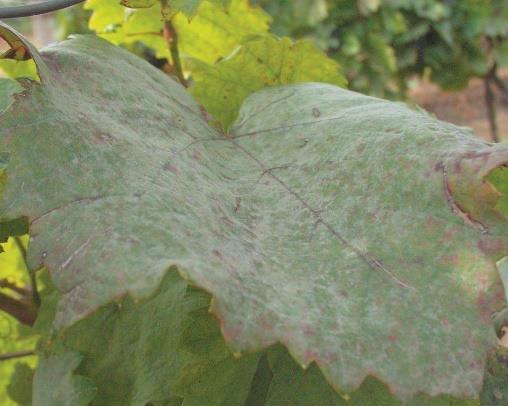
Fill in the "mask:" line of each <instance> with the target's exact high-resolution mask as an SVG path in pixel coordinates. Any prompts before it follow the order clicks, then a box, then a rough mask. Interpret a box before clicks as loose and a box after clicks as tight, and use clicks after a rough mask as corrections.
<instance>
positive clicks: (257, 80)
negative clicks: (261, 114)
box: [191, 35, 346, 128]
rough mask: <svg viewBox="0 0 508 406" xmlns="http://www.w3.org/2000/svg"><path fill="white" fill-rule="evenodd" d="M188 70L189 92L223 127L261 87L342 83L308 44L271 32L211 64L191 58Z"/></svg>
mask: <svg viewBox="0 0 508 406" xmlns="http://www.w3.org/2000/svg"><path fill="white" fill-rule="evenodd" d="M191 69H192V73H193V75H192V78H193V80H194V86H193V87H192V88H191V92H192V94H193V95H194V96H196V98H197V99H198V100H199V102H200V103H201V104H203V106H204V107H205V108H206V109H207V110H208V112H210V113H211V114H212V115H213V117H214V118H215V119H217V120H218V121H219V122H220V124H221V125H222V126H223V127H224V128H228V127H229V126H230V124H231V123H232V122H233V120H234V119H235V118H236V116H237V115H238V111H239V109H240V106H241V104H242V102H243V101H244V100H245V98H246V97H247V96H249V95H250V94H252V93H254V92H255V91H257V90H260V89H263V88H265V87H269V86H278V85H285V84H290V83H301V82H327V83H333V84H336V85H339V86H344V85H345V84H346V80H345V78H344V76H343V75H342V73H341V72H340V69H339V65H338V64H337V62H335V61H334V60H332V59H330V58H328V57H327V56H326V55H325V54H324V53H323V52H322V51H320V50H319V49H318V48H316V47H315V46H314V45H313V44H312V43H310V42H307V41H298V42H292V41H291V40H290V39H288V38H282V39H278V38H276V37H274V36H271V35H266V36H260V37H257V38H254V39H252V40H250V41H247V42H245V43H244V44H243V45H242V46H241V47H240V48H239V49H238V50H237V51H236V52H235V53H233V54H232V55H231V56H229V57H228V58H226V59H224V60H222V61H219V62H217V63H216V64H214V65H208V64H204V63H202V62H199V61H195V62H194V63H193V64H192V67H191Z"/></svg>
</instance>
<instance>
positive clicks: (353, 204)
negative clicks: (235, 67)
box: [0, 27, 508, 399]
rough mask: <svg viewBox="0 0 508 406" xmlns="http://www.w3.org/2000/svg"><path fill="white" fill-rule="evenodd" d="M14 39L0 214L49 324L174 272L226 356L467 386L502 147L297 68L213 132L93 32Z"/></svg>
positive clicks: (473, 390) (467, 393)
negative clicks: (45, 292)
mask: <svg viewBox="0 0 508 406" xmlns="http://www.w3.org/2000/svg"><path fill="white" fill-rule="evenodd" d="M6 29H7V28H5V27H4V28H3V30H6ZM29 49H30V51H31V52H32V56H33V57H34V60H35V62H36V64H37V66H38V71H39V75H40V78H41V83H40V84H39V83H35V82H34V83H31V84H30V85H26V88H25V90H24V92H23V93H21V94H20V95H18V96H20V97H16V100H15V102H14V104H13V105H12V106H11V107H10V108H9V110H8V111H7V112H6V113H4V114H3V115H2V116H1V117H0V152H2V153H8V154H9V160H8V166H7V168H6V169H5V171H4V175H5V184H4V188H3V194H2V196H1V201H0V219H1V220H2V221H9V220H13V219H17V218H21V217H26V218H27V219H28V221H29V224H30V234H31V242H30V247H29V261H30V264H31V267H32V268H34V269H35V268H38V267H41V266H43V265H44V266H45V267H46V268H47V269H48V270H49V271H50V272H51V276H52V280H53V282H54V284H55V286H56V288H57V289H58V290H59V291H60V293H61V299H60V302H59V305H58V310H57V313H56V318H55V326H56V327H57V328H59V329H62V328H66V327H70V326H72V325H73V324H75V323H76V322H77V321H79V320H81V319H84V318H86V317H87V316H89V315H90V314H91V313H92V312H94V311H96V310H97V309H98V308H99V307H101V306H104V305H106V304H108V303H110V302H111V301H114V300H120V298H122V297H123V296H125V295H127V294H130V295H131V296H132V298H133V300H134V301H136V300H138V299H139V298H144V297H148V296H150V295H151V294H153V292H155V291H156V289H157V288H158V286H160V284H161V281H162V279H163V277H164V275H165V274H166V273H167V271H168V270H169V269H170V268H171V267H176V268H177V269H178V271H179V272H180V274H181V275H183V276H184V277H185V278H186V279H187V280H188V281H189V282H190V283H191V284H193V285H195V286H198V287H200V288H202V289H204V290H206V291H208V292H210V293H211V294H212V296H213V300H212V312H213V313H214V314H215V315H216V316H217V317H218V318H219V319H220V322H221V330H222V334H223V336H224V338H225V339H226V342H227V343H228V344H229V346H230V347H231V348H232V349H234V351H237V352H243V351H253V350H257V349H262V348H265V347H267V346H269V345H271V344H273V343H276V342H281V343H282V344H284V345H285V346H286V347H287V348H288V350H289V352H290V353H291V355H292V356H293V357H294V358H295V359H296V360H297V361H298V363H299V364H300V365H309V364H310V363H311V362H315V363H316V364H317V365H318V366H319V368H320V369H321V371H322V372H323V374H324V376H325V377H326V379H327V380H328V382H330V383H331V384H332V386H333V387H334V388H335V389H337V390H339V391H341V392H343V391H345V392H349V391H352V390H354V389H355V388H357V387H358V386H359V385H360V384H361V382H362V381H363V380H364V378H365V377H366V376H368V375H372V376H375V377H377V378H378V379H380V380H381V381H382V382H384V383H386V384H387V385H388V387H389V388H390V391H391V392H392V393H394V394H395V395H396V396H397V397H399V398H401V399H409V398H411V397H412V396H414V395H415V394H417V393H419V392H421V393H424V394H427V395H430V396H435V395H438V394H441V393H443V394H449V395H452V396H456V397H459V398H477V397H478V393H479V391H480V388H481V385H482V379H483V376H484V367H485V360H486V356H487V352H488V351H490V350H491V349H493V348H494V347H495V345H496V336H495V332H494V329H493V328H492V326H491V321H490V316H491V314H492V313H493V312H495V311H496V310H499V309H500V308H501V307H502V306H503V303H504V291H503V286H502V283H501V280H500V277H499V275H498V271H497V269H496V265H495V262H496V261H497V260H499V259H501V258H502V257H504V256H506V255H507V254H508V239H507V235H508V232H507V231H508V230H507V228H508V226H507V221H506V218H505V217H504V216H503V214H502V213H501V212H499V211H498V210H497V209H496V203H497V200H498V198H499V193H497V191H495V189H493V188H492V187H490V186H489V184H488V183H487V182H485V181H484V180H483V179H484V177H485V175H487V174H488V173H489V172H490V171H491V170H493V169H495V168H497V167H499V166H501V165H503V164H506V162H508V148H507V147H506V146H502V145H496V146H494V145H491V144H486V143H484V142H482V141H480V140H477V139H475V138H473V137H472V136H471V134H469V132H467V131H466V130H464V129H461V128H457V127H454V126H452V125H448V124H445V123H441V122H438V121H436V120H434V119H433V118H431V117H429V116H427V115H425V114H423V113H421V112H417V111H413V110H411V109H409V108H408V107H405V106H403V105H401V104H394V103H390V102H386V101H383V100H379V99H376V98H371V97H366V96H362V95H359V94H356V93H353V92H349V91H346V90H343V89H340V88H337V87H335V86H332V85H323V84H312V83H311V84H301V85H293V86H284V87H278V88H271V89H267V90H264V91H261V92H258V93H256V94H255V95H253V96H251V97H250V98H248V99H247V100H246V102H244V104H243V106H242V108H241V111H240V115H239V117H238V118H237V120H236V122H235V123H233V125H232V127H231V131H230V134H229V136H228V137H226V136H225V135H223V134H221V133H219V132H217V131H216V130H214V129H213V128H211V127H210V126H209V125H208V123H207V121H206V114H203V113H202V111H201V109H200V107H199V106H198V105H197V103H196V102H195V101H194V100H193V99H192V97H191V96H190V95H189V94H188V93H187V92H186V90H185V89H184V88H183V87H181V86H180V85H178V84H177V83H175V82H174V81H172V80H171V79H169V78H168V77H166V76H165V75H163V74H162V73H161V72H159V71H157V70H156V69H154V68H151V67H150V66H149V65H148V64H147V63H145V62H144V61H142V60H141V59H138V58H137V57H135V56H133V55H131V54H129V53H127V52H126V51H124V50H122V49H119V48H115V47H113V46H112V45H110V44H108V43H107V42H105V41H103V40H99V39H97V38H94V37H75V38H73V39H71V40H68V41H65V42H63V43H61V44H57V45H52V46H50V47H48V48H46V49H45V50H44V51H42V52H41V53H40V55H39V54H38V53H36V51H35V50H34V49H33V48H29ZM20 185H22V189H20ZM20 190H22V191H23V192H22V193H20ZM415 365H418V366H419V367H418V368H417V369H416V368H415ZM36 377H37V375H36Z"/></svg>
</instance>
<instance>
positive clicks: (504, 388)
mask: <svg viewBox="0 0 508 406" xmlns="http://www.w3.org/2000/svg"><path fill="white" fill-rule="evenodd" d="M506 382H508V349H507V348H504V349H503V348H500V349H499V350H498V351H497V352H495V353H493V354H492V355H491V356H490V357H489V361H488V364H487V373H486V374H485V384H484V387H483V389H482V392H481V394H480V401H481V404H482V406H483V405H503V404H506V403H507V402H508V385H506Z"/></svg>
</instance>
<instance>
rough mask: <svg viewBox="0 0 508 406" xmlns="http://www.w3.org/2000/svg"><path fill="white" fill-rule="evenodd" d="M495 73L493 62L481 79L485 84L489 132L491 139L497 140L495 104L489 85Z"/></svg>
mask: <svg viewBox="0 0 508 406" xmlns="http://www.w3.org/2000/svg"><path fill="white" fill-rule="evenodd" d="M495 75H496V64H494V66H493V67H492V68H491V70H490V71H489V73H487V75H486V76H485V78H484V79H483V81H484V84H485V104H486V106H487V116H488V119H489V124H490V134H491V137H492V141H494V142H499V134H498V128H497V117H496V104H495V102H496V100H495V97H494V92H493V91H492V86H491V81H492V79H493V78H494V76H495Z"/></svg>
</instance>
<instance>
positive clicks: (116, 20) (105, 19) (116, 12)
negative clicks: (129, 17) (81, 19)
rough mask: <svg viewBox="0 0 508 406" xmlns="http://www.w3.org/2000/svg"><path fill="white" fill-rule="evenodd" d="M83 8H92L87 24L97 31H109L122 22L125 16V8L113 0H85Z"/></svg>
mask: <svg viewBox="0 0 508 406" xmlns="http://www.w3.org/2000/svg"><path fill="white" fill-rule="evenodd" d="M84 8H85V9H86V10H93V13H92V15H91V17H90V20H89V21H88V26H89V28H90V29H91V30H94V31H97V32H98V33H102V32H105V31H111V30H112V29H113V28H114V27H115V25H117V24H122V23H123V21H124V18H125V12H126V10H125V8H124V7H122V5H120V3H119V2H117V1H114V0H87V1H86V3H85V6H84Z"/></svg>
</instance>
